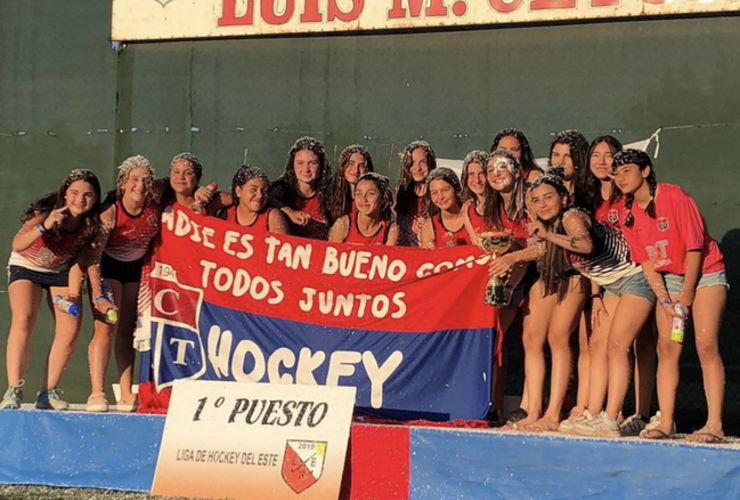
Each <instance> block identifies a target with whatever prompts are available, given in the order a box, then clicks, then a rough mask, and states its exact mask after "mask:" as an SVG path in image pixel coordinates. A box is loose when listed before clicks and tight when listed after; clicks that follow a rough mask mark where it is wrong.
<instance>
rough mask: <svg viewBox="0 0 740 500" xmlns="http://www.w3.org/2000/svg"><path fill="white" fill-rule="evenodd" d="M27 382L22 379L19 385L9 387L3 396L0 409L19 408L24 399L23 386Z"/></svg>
mask: <svg viewBox="0 0 740 500" xmlns="http://www.w3.org/2000/svg"><path fill="white" fill-rule="evenodd" d="M25 383H26V382H25V380H20V381H18V385H16V386H13V385H11V386H10V387H8V390H7V391H5V395H4V396H3V401H2V402H1V403H0V410H17V409H19V408H20V407H21V402H22V401H23V389H21V387H23V385H24V384H25Z"/></svg>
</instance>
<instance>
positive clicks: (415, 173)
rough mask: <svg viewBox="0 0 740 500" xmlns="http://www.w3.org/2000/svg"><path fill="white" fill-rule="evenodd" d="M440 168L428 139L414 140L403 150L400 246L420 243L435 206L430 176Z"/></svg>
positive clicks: (398, 207) (398, 201) (398, 215)
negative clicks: (428, 183)
mask: <svg viewBox="0 0 740 500" xmlns="http://www.w3.org/2000/svg"><path fill="white" fill-rule="evenodd" d="M436 167H437V158H436V156H435V154H434V149H432V146H430V145H429V143H428V142H426V141H414V142H412V143H411V144H409V145H408V146H406V147H405V148H404V149H403V151H401V170H400V172H399V177H398V187H397V189H396V207H395V208H396V220H397V222H398V229H399V238H398V244H399V245H400V246H405V247H418V246H419V245H420V242H421V240H420V234H421V228H422V226H423V225H424V223H425V221H426V220H427V218H428V217H429V211H430V209H431V200H430V199H429V197H428V196H426V194H427V188H428V185H427V178H428V177H429V174H430V172H432V171H433V170H434V169H435V168H436Z"/></svg>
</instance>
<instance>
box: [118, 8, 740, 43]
mask: <svg viewBox="0 0 740 500" xmlns="http://www.w3.org/2000/svg"><path fill="white" fill-rule="evenodd" d="M737 10H740V3H739V2H738V1H737V0H113V19H112V23H111V24H112V32H111V38H112V39H113V40H119V41H126V40H162V39H173V38H213V37H234V36H252V35H280V34H284V35H290V34H295V33H331V32H337V31H367V30H393V29H414V28H439V27H450V26H467V25H486V24H490V25H494V24H508V23H528V22H542V21H548V22H550V21H569V20H579V19H608V18H619V17H638V18H639V17H641V16H663V15H674V14H697V13H706V12H731V11H737Z"/></svg>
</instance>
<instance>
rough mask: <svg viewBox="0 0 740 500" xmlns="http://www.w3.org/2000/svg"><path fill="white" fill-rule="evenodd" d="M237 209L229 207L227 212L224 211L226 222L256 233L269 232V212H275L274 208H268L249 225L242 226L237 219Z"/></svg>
mask: <svg viewBox="0 0 740 500" xmlns="http://www.w3.org/2000/svg"><path fill="white" fill-rule="evenodd" d="M236 210H237V207H236V206H233V207H229V209H228V210H226V219H225V220H226V222H230V223H232V224H235V225H237V226H240V227H247V228H249V229H252V230H254V231H256V232H259V231H264V232H269V231H270V212H271V211H272V210H275V209H274V208H268V209H267V210H263V211H262V212H260V213H259V214H257V217H256V218H255V219H254V220H253V221H252V223H251V224H249V225H247V224H242V223H240V222H239V220H238V219H237V213H236Z"/></svg>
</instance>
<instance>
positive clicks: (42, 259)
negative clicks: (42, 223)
mask: <svg viewBox="0 0 740 500" xmlns="http://www.w3.org/2000/svg"><path fill="white" fill-rule="evenodd" d="M84 246H85V227H84V225H83V226H80V228H79V229H78V230H77V231H76V232H74V233H72V234H64V235H63V236H62V238H61V240H60V241H57V240H56V237H55V236H54V235H53V234H52V233H47V234H44V235H42V236H41V237H39V238H38V239H37V240H36V241H34V242H33V245H31V246H30V247H28V248H27V249H25V250H23V251H22V252H13V253H12V254H11V257H10V262H9V264H10V265H20V266H23V267H29V266H28V265H24V264H26V263H28V264H30V268H31V269H33V270H37V271H41V272H44V271H46V272H63V271H66V270H68V269H69V268H70V267H71V266H72V262H73V261H74V259H75V257H77V254H78V253H80V250H82V248H83V247H84ZM14 256H19V257H20V259H18V258H17V257H14ZM24 261H25V262H24Z"/></svg>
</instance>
